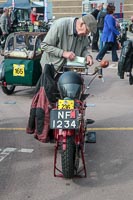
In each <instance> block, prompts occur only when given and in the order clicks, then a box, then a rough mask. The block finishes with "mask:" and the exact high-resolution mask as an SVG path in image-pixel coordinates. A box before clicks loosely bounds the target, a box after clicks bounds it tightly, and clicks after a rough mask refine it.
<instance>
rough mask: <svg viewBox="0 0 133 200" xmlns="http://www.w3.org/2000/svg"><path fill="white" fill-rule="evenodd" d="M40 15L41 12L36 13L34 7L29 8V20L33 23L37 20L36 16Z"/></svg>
mask: <svg viewBox="0 0 133 200" xmlns="http://www.w3.org/2000/svg"><path fill="white" fill-rule="evenodd" d="M40 15H41V16H42V15H43V14H41V13H37V12H36V8H33V9H32V10H31V13H30V20H31V23H32V24H34V22H35V21H37V20H38V17H39V16H40Z"/></svg>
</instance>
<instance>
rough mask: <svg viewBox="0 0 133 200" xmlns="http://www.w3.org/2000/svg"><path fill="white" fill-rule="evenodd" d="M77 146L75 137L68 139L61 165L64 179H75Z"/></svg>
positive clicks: (62, 154)
mask: <svg viewBox="0 0 133 200" xmlns="http://www.w3.org/2000/svg"><path fill="white" fill-rule="evenodd" d="M75 153H76V145H75V142H74V137H73V136H67V138H66V150H62V153H61V163H62V173H63V176H64V178H73V177H74V171H75Z"/></svg>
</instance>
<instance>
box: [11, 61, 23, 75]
mask: <svg viewBox="0 0 133 200" xmlns="http://www.w3.org/2000/svg"><path fill="white" fill-rule="evenodd" d="M13 76H23V77H24V76H25V72H24V64H20V65H19V64H13Z"/></svg>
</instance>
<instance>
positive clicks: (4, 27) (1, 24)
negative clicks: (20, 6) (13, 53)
mask: <svg viewBox="0 0 133 200" xmlns="http://www.w3.org/2000/svg"><path fill="white" fill-rule="evenodd" d="M0 28H1V31H2V41H1V48H2V50H3V49H4V46H5V40H6V38H7V36H8V34H9V29H10V21H9V10H8V8H6V7H5V8H3V14H2V15H1V18H0Z"/></svg>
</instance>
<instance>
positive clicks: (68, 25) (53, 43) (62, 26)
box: [41, 17, 90, 70]
mask: <svg viewBox="0 0 133 200" xmlns="http://www.w3.org/2000/svg"><path fill="white" fill-rule="evenodd" d="M74 19H75V18H72V17H67V18H61V19H58V20H55V21H54V23H53V25H52V26H51V28H50V30H49V32H48V33H47V35H46V37H45V38H44V40H43V41H42V43H41V48H42V50H43V51H44V52H43V54H42V58H41V65H42V68H44V66H45V64H51V63H52V64H53V65H54V67H55V69H56V70H60V69H61V67H62V66H63V65H64V64H65V62H66V59H64V58H63V57H62V54H63V51H73V52H74V53H75V54H76V56H82V57H86V56H87V55H90V54H89V52H88V50H87V47H88V38H87V36H82V37H81V36H80V37H78V39H77V41H76V45H74V46H75V48H74V49H73V40H74V34H73V23H74Z"/></svg>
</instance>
